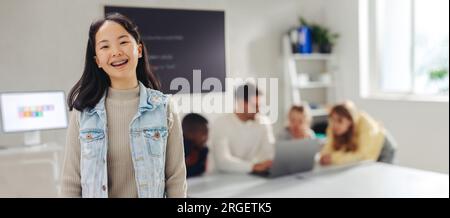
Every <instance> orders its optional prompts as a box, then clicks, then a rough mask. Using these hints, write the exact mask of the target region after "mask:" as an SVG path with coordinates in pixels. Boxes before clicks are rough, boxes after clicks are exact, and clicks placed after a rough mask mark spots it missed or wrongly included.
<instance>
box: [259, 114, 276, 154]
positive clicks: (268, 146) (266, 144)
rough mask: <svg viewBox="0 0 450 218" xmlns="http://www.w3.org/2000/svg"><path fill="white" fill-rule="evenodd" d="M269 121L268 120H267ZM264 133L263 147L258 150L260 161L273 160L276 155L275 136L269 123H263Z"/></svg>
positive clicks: (262, 138)
mask: <svg viewBox="0 0 450 218" xmlns="http://www.w3.org/2000/svg"><path fill="white" fill-rule="evenodd" d="M266 122H268V121H266ZM262 128H263V135H262V137H261V142H260V143H261V149H260V150H259V152H258V159H259V161H266V160H273V158H274V157H275V136H274V135H273V131H272V127H271V126H270V125H269V124H264V125H263V127H262Z"/></svg>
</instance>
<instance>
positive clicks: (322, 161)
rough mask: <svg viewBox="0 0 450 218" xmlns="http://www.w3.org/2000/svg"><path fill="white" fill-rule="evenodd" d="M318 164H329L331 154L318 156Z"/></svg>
mask: <svg viewBox="0 0 450 218" xmlns="http://www.w3.org/2000/svg"><path fill="white" fill-rule="evenodd" d="M320 164H322V165H330V164H331V155H329V154H324V155H322V156H321V157H320Z"/></svg>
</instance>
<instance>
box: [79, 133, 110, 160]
mask: <svg viewBox="0 0 450 218" xmlns="http://www.w3.org/2000/svg"><path fill="white" fill-rule="evenodd" d="M104 138H105V133H104V132H103V130H101V129H83V130H80V143H81V155H82V156H83V158H86V159H92V158H95V157H96V156H97V154H98V153H99V150H100V148H101V145H102V143H103V141H104Z"/></svg>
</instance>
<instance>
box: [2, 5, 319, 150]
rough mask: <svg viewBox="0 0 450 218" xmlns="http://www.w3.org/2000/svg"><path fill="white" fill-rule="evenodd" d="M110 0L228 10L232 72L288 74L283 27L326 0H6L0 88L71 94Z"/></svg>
mask: <svg viewBox="0 0 450 218" xmlns="http://www.w3.org/2000/svg"><path fill="white" fill-rule="evenodd" d="M104 5H116V6H135V7H168V8H186V9H219V10H225V13H226V35H227V42H226V47H227V49H228V54H227V65H228V70H227V71H228V72H227V73H228V76H230V77H243V78H246V77H250V76H253V77H280V76H282V75H283V74H282V67H281V66H282V65H281V63H282V62H281V60H280V59H281V36H282V34H283V33H284V32H285V31H287V30H288V29H289V28H290V27H292V26H294V25H297V24H298V17H299V15H300V14H303V15H304V16H306V17H308V19H311V20H315V21H320V20H321V18H322V14H323V12H322V11H323V9H322V7H321V0H320V1H306V0H265V1H260V0H245V1H241V0H214V1H209V0H164V1H161V0H159V1H157V0H148V1H138V0H134V1H128V0H115V1H106V0H79V1H78V0H77V1H69V0H39V1H34V0H2V1H1V2H0V29H1V31H2V36H1V37H2V38H1V39H0V51H2V52H1V53H0V75H1V80H0V91H23V90H54V89H58V90H64V91H66V93H68V91H69V90H70V88H71V87H72V86H73V84H74V83H75V82H76V81H77V80H78V79H79V77H80V75H81V72H82V68H83V63H84V55H85V49H86V42H87V37H88V28H89V25H90V23H91V22H92V21H93V20H94V19H96V18H99V17H102V16H103V6H104ZM282 81H283V80H282V79H280V82H282ZM281 87H282V84H280V90H282V89H281ZM282 94H283V93H282V92H281V91H280V93H279V97H280V100H279V102H280V105H283V104H282V102H283V96H282ZM279 125H280V124H277V125H276V126H279ZM21 140H22V134H19V133H18V134H0V144H7V145H9V144H18V143H21ZM64 140H65V130H49V131H45V132H43V141H56V142H59V143H61V144H64Z"/></svg>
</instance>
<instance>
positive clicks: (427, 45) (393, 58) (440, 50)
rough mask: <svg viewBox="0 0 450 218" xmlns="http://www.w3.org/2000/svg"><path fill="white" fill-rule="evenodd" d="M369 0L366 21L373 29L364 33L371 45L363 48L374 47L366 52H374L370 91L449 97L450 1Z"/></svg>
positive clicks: (370, 55) (371, 64)
mask: <svg viewBox="0 0 450 218" xmlns="http://www.w3.org/2000/svg"><path fill="white" fill-rule="evenodd" d="M363 4H364V3H363ZM366 4H367V5H366V7H367V9H368V10H367V9H366V12H367V18H366V19H362V21H363V22H364V20H367V22H366V23H365V25H368V27H365V28H364V27H363V28H362V29H363V30H362V31H364V29H365V30H367V31H368V33H369V34H363V35H365V36H366V37H367V38H368V40H367V43H369V45H368V46H366V47H365V46H362V47H363V48H367V49H368V50H370V49H371V50H372V51H362V52H367V53H369V55H368V56H367V57H368V60H367V61H368V62H369V63H367V66H368V67H369V69H368V71H369V76H368V77H367V78H368V79H369V81H370V84H369V86H370V88H369V89H370V90H369V92H371V94H403V95H415V96H444V97H447V99H448V93H449V80H448V78H449V75H448V70H449V1H448V0H395V1H392V0H376V1H375V0H371V1H369V2H366ZM360 9H364V8H363V7H361V8H360ZM360 15H361V14H360ZM360 18H361V17H360ZM360 28H361V25H360ZM360 37H361V32H360ZM362 42H364V40H362ZM360 51H361V50H360Z"/></svg>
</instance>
